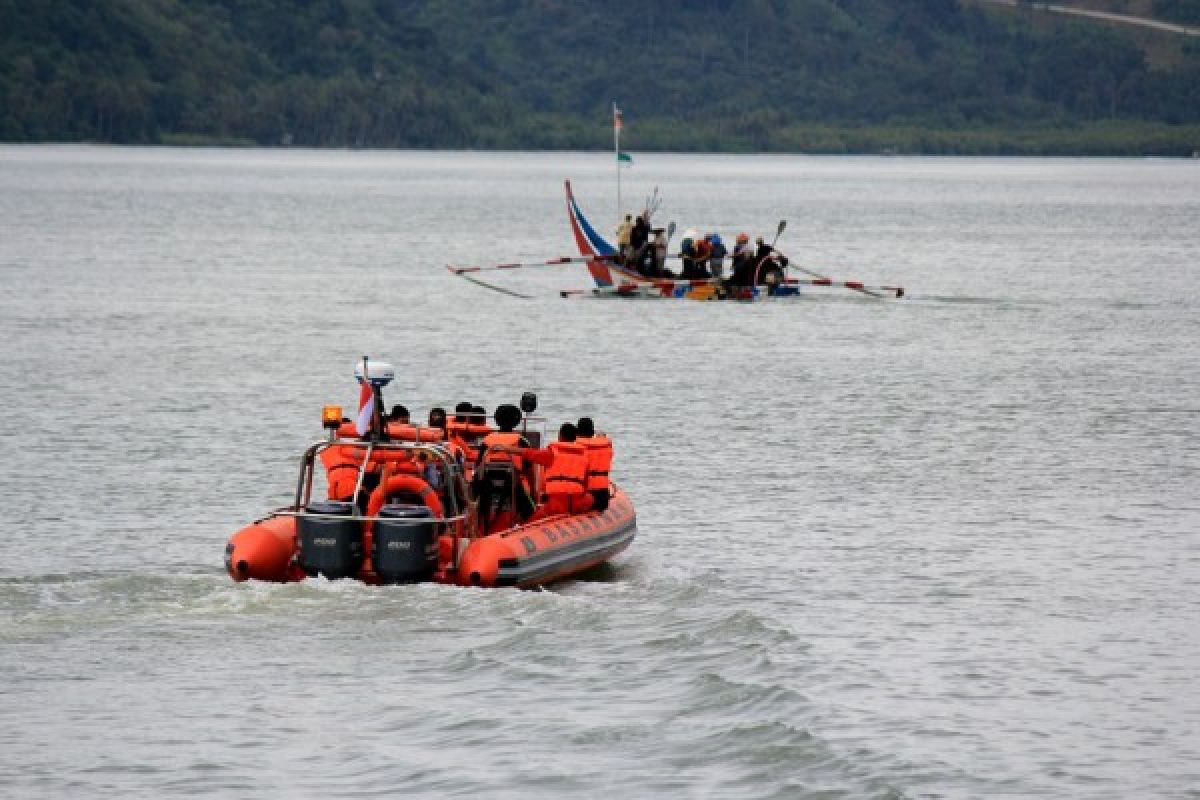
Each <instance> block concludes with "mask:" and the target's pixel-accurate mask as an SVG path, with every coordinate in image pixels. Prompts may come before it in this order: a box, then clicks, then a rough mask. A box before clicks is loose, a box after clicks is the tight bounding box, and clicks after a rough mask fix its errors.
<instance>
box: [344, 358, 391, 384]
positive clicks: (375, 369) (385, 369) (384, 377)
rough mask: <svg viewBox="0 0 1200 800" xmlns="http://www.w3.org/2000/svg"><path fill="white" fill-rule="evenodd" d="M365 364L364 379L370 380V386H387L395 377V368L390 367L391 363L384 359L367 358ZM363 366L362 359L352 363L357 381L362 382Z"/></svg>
mask: <svg viewBox="0 0 1200 800" xmlns="http://www.w3.org/2000/svg"><path fill="white" fill-rule="evenodd" d="M365 365H366V369H367V374H366V379H367V380H368V381H370V383H371V385H372V386H387V385H388V384H389V383H391V382H392V379H393V378H395V377H396V370H394V369H392V365H391V364H389V363H387V362H386V361H377V360H375V359H367V360H366V361H365ZM363 366H364V362H363V361H359V362H358V363H357V364H355V365H354V379H355V380H357V381H358V382H359V383H362V382H363Z"/></svg>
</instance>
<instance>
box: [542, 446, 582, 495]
mask: <svg viewBox="0 0 1200 800" xmlns="http://www.w3.org/2000/svg"><path fill="white" fill-rule="evenodd" d="M547 449H549V450H550V451H551V452H552V453H554V460H553V461H551V462H550V466H548V467H546V474H545V487H546V494H566V495H574V494H586V493H587V468H588V458H587V448H585V447H584V446H583V445H581V444H579V443H578V442H551V443H550V446H549V448H547Z"/></svg>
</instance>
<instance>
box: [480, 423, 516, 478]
mask: <svg viewBox="0 0 1200 800" xmlns="http://www.w3.org/2000/svg"><path fill="white" fill-rule="evenodd" d="M521 438H522V437H521V434H519V433H517V432H516V431H508V432H505V431H496V432H495V433H489V434H488V435H487V436H485V437H483V442H481V444H482V445H483V447H486V448H487V454H486V455H485V456H484V457H485V458H486V459H487V460H488V461H489V462H497V461H511V462H512V465H513V469H517V470H519V469H521V468H522V466H523V463H522V461H521V456H519V455H517V454H516V453H506V452H499V453H497V452H493V451H492V448H493V447H514V448H515V447H521V446H522V444H521Z"/></svg>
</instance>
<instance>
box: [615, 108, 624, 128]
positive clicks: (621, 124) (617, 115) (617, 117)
mask: <svg viewBox="0 0 1200 800" xmlns="http://www.w3.org/2000/svg"><path fill="white" fill-rule="evenodd" d="M624 125H625V123H624V121H623V120H622V119H621V109H619V108H617V104H616V103H613V131H614V132H619V131H620V130H621V128H623V127H624Z"/></svg>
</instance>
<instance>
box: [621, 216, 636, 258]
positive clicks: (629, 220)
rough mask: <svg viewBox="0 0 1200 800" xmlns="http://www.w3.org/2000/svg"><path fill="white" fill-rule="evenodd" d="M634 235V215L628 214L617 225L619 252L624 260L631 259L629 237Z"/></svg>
mask: <svg viewBox="0 0 1200 800" xmlns="http://www.w3.org/2000/svg"><path fill="white" fill-rule="evenodd" d="M632 235H633V215H632V214H626V215H625V219H623V220H622V221H621V224H620V225H618V226H617V252H619V253H620V254H621V259H622V261H627V260H628V259H629V239H630V236H632Z"/></svg>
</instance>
